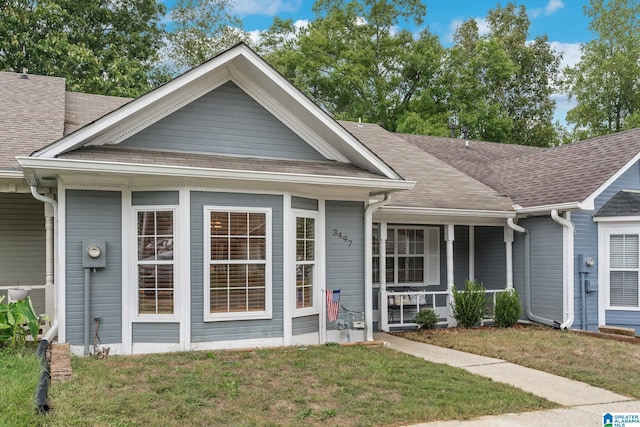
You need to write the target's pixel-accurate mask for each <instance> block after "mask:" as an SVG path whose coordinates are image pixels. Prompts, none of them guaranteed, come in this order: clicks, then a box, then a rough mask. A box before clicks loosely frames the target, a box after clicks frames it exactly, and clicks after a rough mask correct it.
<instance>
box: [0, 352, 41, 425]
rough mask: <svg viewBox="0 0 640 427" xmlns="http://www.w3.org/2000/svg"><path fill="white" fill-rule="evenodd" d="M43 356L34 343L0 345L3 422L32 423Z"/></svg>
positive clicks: (0, 417)
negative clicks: (18, 346)
mask: <svg viewBox="0 0 640 427" xmlns="http://www.w3.org/2000/svg"><path fill="white" fill-rule="evenodd" d="M39 374H40V360H39V359H38V358H36V352H35V349H34V348H32V347H27V348H22V349H19V350H13V349H10V348H0V378H2V385H1V386H0V426H12V427H19V426H32V425H34V424H33V420H37V416H36V414H35V412H36V404H35V391H36V386H37V383H38V378H39Z"/></svg>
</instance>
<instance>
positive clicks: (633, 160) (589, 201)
mask: <svg viewBox="0 0 640 427" xmlns="http://www.w3.org/2000/svg"><path fill="white" fill-rule="evenodd" d="M638 160H640V153H638V154H636V155H635V156H633V158H631V160H629V161H628V162H627V163H625V164H624V166H622V167H621V168H620V169H618V170H617V171H616V173H614V174H613V175H611V177H609V179H607V180H606V181H605V182H604V183H602V185H600V186H599V187H598V188H597V189H596V190H595V191H594V192H593V193H591V194H590V195H589V196H588V197H587V198H586V199H585V200H584V202H583V204H584V205H587V206H590V207H591V208H590V209H594V206H595V200H596V198H597V197H598V196H599V195H600V194H602V192H603V191H605V190H606V189H607V188H609V186H611V184H613V183H614V182H615V181H616V180H617V179H618V178H620V176H622V174H624V173H625V172H626V171H627V170H629V168H630V167H631V166H633V165H634V164H636V163H637V162H638Z"/></svg>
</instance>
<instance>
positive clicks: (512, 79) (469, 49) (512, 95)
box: [441, 3, 560, 146]
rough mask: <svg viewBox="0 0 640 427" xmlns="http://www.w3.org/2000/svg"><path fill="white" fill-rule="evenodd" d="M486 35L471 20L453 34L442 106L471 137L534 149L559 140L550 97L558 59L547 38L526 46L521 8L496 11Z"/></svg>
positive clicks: (526, 21) (525, 19)
mask: <svg viewBox="0 0 640 427" xmlns="http://www.w3.org/2000/svg"><path fill="white" fill-rule="evenodd" d="M487 23H488V25H489V29H490V31H489V33H488V34H487V35H480V34H479V30H478V26H477V23H476V22H475V20H469V21H466V22H465V23H463V24H462V25H461V26H460V27H459V28H458V30H457V31H456V33H455V36H454V42H455V45H454V46H453V47H452V48H451V49H450V50H449V52H448V54H447V57H446V60H445V71H444V73H443V80H442V82H441V84H442V85H446V86H447V87H448V88H449V93H448V95H447V98H446V104H447V106H448V109H449V111H450V112H451V114H452V116H454V117H456V118H457V121H458V122H459V125H464V126H467V127H468V128H469V136H470V137H471V138H476V139H483V140H487V141H495V142H508V143H514V144H524V145H533V146H548V145H550V144H552V143H554V142H556V140H557V135H556V132H555V130H554V125H553V122H552V121H553V111H554V107H555V102H554V101H553V99H552V97H551V95H552V94H553V93H554V90H555V87H556V84H557V79H558V74H559V63H560V56H559V55H558V54H556V53H555V52H554V51H553V50H552V49H551V47H550V44H549V42H548V40H547V37H546V36H538V37H536V38H535V40H534V41H533V42H528V41H527V34H528V32H529V24H530V23H529V18H528V17H527V13H526V9H525V7H524V6H520V7H519V8H516V6H515V5H514V4H513V3H508V4H507V5H506V6H505V7H500V6H496V8H495V9H492V10H490V11H489V14H488V16H487Z"/></svg>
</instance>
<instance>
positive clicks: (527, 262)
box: [507, 218, 558, 328]
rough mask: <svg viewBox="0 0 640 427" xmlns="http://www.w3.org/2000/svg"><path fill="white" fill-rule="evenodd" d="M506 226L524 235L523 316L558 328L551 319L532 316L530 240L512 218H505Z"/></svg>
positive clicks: (525, 231)
mask: <svg viewBox="0 0 640 427" xmlns="http://www.w3.org/2000/svg"><path fill="white" fill-rule="evenodd" d="M507 226H508V227H509V228H511V229H512V230H514V231H517V232H519V233H524V290H525V297H524V299H525V304H524V305H525V314H526V316H527V319H529V320H532V321H534V322H538V323H542V324H543V325H547V326H551V327H554V328H557V327H558V322H556V321H555V320H552V319H547V318H545V317H540V316H538V315H535V314H533V310H532V309H531V298H532V296H531V239H530V236H529V232H528V231H527V230H526V229H525V228H524V227H521V226H519V225H517V224H516V223H515V222H514V221H513V218H507Z"/></svg>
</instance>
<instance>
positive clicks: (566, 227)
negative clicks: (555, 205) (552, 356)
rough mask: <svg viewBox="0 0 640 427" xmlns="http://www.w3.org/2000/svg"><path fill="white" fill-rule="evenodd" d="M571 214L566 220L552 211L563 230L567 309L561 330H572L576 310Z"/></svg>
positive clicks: (564, 292)
mask: <svg viewBox="0 0 640 427" xmlns="http://www.w3.org/2000/svg"><path fill="white" fill-rule="evenodd" d="M569 215H570V213H569V212H567V213H566V214H565V216H566V218H563V217H561V216H559V215H558V210H557V209H553V210H552V211H551V219H553V220H554V221H555V222H557V223H558V224H560V225H561V226H562V228H563V232H564V233H563V237H562V262H563V266H562V271H563V274H562V276H563V277H562V285H563V307H565V310H566V311H565V315H564V316H563V317H564V321H563V323H562V324H561V325H560V329H562V330H565V329H570V328H571V325H573V320H574V308H573V276H574V271H573V232H574V226H573V223H572V222H571V221H570V220H569V218H570V216H569Z"/></svg>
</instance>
